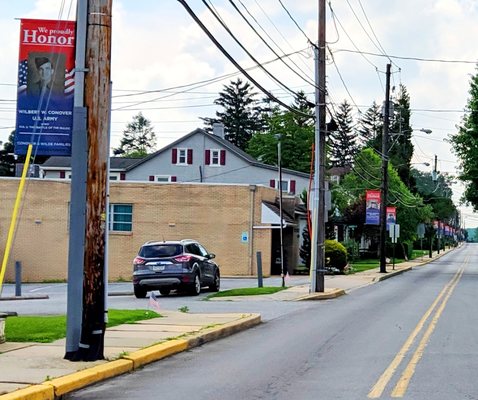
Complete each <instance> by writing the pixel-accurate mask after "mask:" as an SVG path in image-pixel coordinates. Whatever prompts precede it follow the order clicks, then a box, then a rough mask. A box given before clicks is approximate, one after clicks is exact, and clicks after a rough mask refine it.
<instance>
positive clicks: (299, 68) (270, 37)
mask: <svg viewBox="0 0 478 400" xmlns="http://www.w3.org/2000/svg"><path fill="white" fill-rule="evenodd" d="M239 3H240V4H241V6H242V7H243V8H244V10H245V11H246V12H247V14H249V16H250V17H251V18H252V19H253V20H254V22H255V23H256V25H257V26H258V27H259V28H260V29H261V31H262V32H264V34H265V35H266V36H267V37H268V38H269V40H270V41H271V42H272V43H273V44H274V45H275V46H276V47H277V48H278V49H279V50H280V51H281V53H282V54H284V55H285V54H286V53H285V52H284V51H283V50H282V48H281V47H280V46H279V45H278V44H277V42H276V41H275V40H274V38H273V37H272V36H271V35H269V33H267V31H266V30H265V29H264V28H263V27H262V25H261V24H260V23H259V21H258V20H257V19H256V17H254V15H253V14H252V13H251V12H250V11H249V9H248V8H247V6H246V5H245V4H244V2H243V1H242V0H239ZM269 21H270V19H269ZM289 46H290V44H289ZM290 47H292V46H290ZM290 62H291V63H292V64H294V65H295V66H296V67H297V69H298V70H299V71H300V72H302V73H303V74H304V75H307V73H306V72H305V71H304V70H303V69H302V68H301V67H300V66H299V65H297V63H296V62H295V61H294V60H293V59H292V58H291V59H290ZM309 70H310V67H309Z"/></svg>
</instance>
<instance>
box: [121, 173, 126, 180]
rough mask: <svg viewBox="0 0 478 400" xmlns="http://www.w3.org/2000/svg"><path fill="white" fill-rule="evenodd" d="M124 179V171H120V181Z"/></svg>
mask: <svg viewBox="0 0 478 400" xmlns="http://www.w3.org/2000/svg"><path fill="white" fill-rule="evenodd" d="M125 180H126V174H125V173H124V172H120V181H125Z"/></svg>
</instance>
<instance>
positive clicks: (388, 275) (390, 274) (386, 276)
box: [372, 266, 413, 282]
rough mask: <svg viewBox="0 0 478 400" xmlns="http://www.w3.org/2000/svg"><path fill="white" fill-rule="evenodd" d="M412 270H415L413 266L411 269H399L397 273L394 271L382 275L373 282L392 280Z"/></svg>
mask: <svg viewBox="0 0 478 400" xmlns="http://www.w3.org/2000/svg"><path fill="white" fill-rule="evenodd" d="M412 268H413V267H412V266H409V267H405V268H402V269H399V270H397V271H393V270H392V271H390V272H387V273H386V274H385V275H381V276H377V277H375V278H373V279H372V282H381V281H384V280H385V279H388V278H392V277H393V276H395V275H400V274H403V273H404V272H407V271H410V270H411V269H412Z"/></svg>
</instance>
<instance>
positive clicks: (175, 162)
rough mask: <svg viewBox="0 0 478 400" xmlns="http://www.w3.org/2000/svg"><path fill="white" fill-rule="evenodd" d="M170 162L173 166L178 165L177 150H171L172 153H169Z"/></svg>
mask: <svg viewBox="0 0 478 400" xmlns="http://www.w3.org/2000/svg"><path fill="white" fill-rule="evenodd" d="M171 162H172V163H173V164H177V163H178V149H176V148H174V149H172V151H171Z"/></svg>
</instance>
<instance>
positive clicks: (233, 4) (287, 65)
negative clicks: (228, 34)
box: [229, 0, 316, 87]
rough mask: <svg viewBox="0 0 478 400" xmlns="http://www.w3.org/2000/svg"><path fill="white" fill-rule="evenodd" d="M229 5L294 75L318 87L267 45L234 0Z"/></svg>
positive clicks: (230, 0)
mask: <svg viewBox="0 0 478 400" xmlns="http://www.w3.org/2000/svg"><path fill="white" fill-rule="evenodd" d="M229 3H231V5H232V6H233V7H234V9H235V10H236V11H237V12H238V13H239V15H240V16H241V17H242V19H243V20H244V21H245V22H246V23H247V25H248V26H249V27H250V28H251V29H252V30H253V32H254V33H255V34H256V35H257V36H258V37H259V39H261V41H262V43H264V44H265V45H266V46H267V48H268V49H269V50H270V51H272V53H274V55H275V56H276V57H277V58H278V59H279V60H280V61H282V63H283V64H284V65H285V66H286V67H287V68H289V69H290V70H291V71H292V72H293V73H294V74H296V75H297V76H298V77H299V78H301V79H302V80H304V81H305V82H307V83H309V84H310V85H312V86H313V87H316V85H315V83H314V82H313V81H310V80H308V79H307V78H304V76H303V75H301V74H299V73H298V72H297V71H296V70H295V69H294V68H292V67H291V66H290V65H289V64H287V63H286V62H285V61H284V60H283V58H282V57H281V56H279V54H277V53H276V51H275V50H274V49H273V48H272V47H271V46H270V45H269V43H267V41H266V40H265V39H264V38H263V37H262V36H261V34H260V33H259V32H257V30H256V29H255V28H254V27H253V26H252V24H251V23H250V22H249V20H248V19H247V18H246V17H245V15H244V14H243V13H242V12H241V11H240V10H239V8H238V7H237V6H236V4H235V3H234V1H233V0H229Z"/></svg>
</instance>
